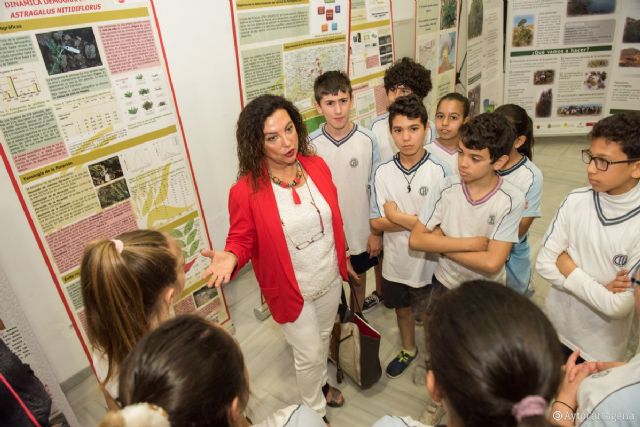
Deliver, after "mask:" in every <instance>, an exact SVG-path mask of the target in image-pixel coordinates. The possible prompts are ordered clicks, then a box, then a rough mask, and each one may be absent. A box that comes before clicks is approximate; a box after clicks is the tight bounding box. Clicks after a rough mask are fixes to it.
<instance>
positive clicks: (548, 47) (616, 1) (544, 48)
mask: <svg viewBox="0 0 640 427" xmlns="http://www.w3.org/2000/svg"><path fill="white" fill-rule="evenodd" d="M506 37H507V40H506V46H507V49H506V51H507V53H506V55H507V61H506V75H505V97H504V101H505V103H515V104H518V105H521V106H522V107H524V108H525V109H526V110H527V112H528V113H529V115H530V116H531V118H532V119H533V122H534V132H535V134H536V135H560V134H585V133H587V132H589V131H590V129H591V127H592V126H593V124H594V123H595V122H597V121H598V120H600V119H601V118H603V117H606V116H608V115H610V114H613V113H616V112H619V111H623V110H638V109H640V107H639V104H638V98H639V96H640V3H639V2H637V1H622V0H569V1H564V0H563V1H560V0H546V1H545V2H543V3H542V4H541V3H540V2H534V1H531V0H514V1H510V2H509V6H508V13H507V36H506Z"/></svg>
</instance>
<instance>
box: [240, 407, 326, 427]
mask: <svg viewBox="0 0 640 427" xmlns="http://www.w3.org/2000/svg"><path fill="white" fill-rule="evenodd" d="M253 426H254V427H326V424H325V423H324V421H323V420H322V417H321V416H320V415H318V413H317V412H316V411H314V410H313V409H311V408H309V407H308V406H306V405H291V406H287V407H286V408H283V409H280V410H278V411H276V412H274V413H273V414H271V415H269V417H268V418H267V419H266V420H264V421H262V422H261V423H258V424H253Z"/></svg>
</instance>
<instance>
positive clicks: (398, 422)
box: [372, 415, 430, 427]
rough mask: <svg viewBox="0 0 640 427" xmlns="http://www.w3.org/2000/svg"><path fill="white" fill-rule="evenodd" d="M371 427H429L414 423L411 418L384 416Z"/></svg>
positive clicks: (417, 422) (418, 422)
mask: <svg viewBox="0 0 640 427" xmlns="http://www.w3.org/2000/svg"><path fill="white" fill-rule="evenodd" d="M372 427H430V426H427V425H425V424H422V423H421V422H420V421H416V420H414V419H413V418H411V417H396V416H394V415H385V416H384V417H382V418H380V419H379V420H378V421H376V423H375V424H374V425H373V426H372Z"/></svg>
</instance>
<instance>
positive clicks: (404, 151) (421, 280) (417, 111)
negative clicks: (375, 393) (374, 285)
mask: <svg viewBox="0 0 640 427" xmlns="http://www.w3.org/2000/svg"><path fill="white" fill-rule="evenodd" d="M426 126H427V110H426V108H425V107H424V105H423V104H422V101H421V100H420V99H419V98H418V97H416V96H415V95H409V96H403V97H400V98H397V99H396V101H395V102H394V103H393V104H391V105H390V106H389V127H390V128H391V134H392V135H393V139H394V141H395V143H396V146H397V147H398V150H399V151H398V153H397V154H395V155H394V156H393V158H392V159H390V160H388V161H387V162H386V163H383V164H381V165H380V167H378V169H376V172H375V177H374V184H373V191H372V197H371V199H372V200H371V227H372V228H373V229H374V230H377V231H380V232H384V237H383V240H384V248H385V256H384V258H383V260H382V276H383V281H382V290H383V293H384V296H385V297H384V304H385V305H386V306H387V307H389V308H394V309H395V310H396V318H397V321H398V329H399V330H400V340H401V344H402V349H401V350H400V352H399V353H398V355H397V356H396V357H395V358H394V359H393V360H392V361H391V362H390V363H389V365H388V366H387V376H389V377H390V378H396V377H398V376H400V375H401V374H402V373H403V372H404V371H405V369H406V368H407V367H408V366H409V364H411V362H412V361H413V360H414V359H415V358H416V356H417V353H418V351H417V347H416V343H415V317H414V312H416V313H423V312H424V310H423V309H422V308H421V304H425V303H426V301H427V298H428V285H429V284H430V283H431V278H432V276H433V271H434V269H435V266H436V262H435V261H434V260H433V259H431V260H429V259H427V257H426V256H425V254H424V253H422V252H416V251H412V250H409V244H408V243H409V235H410V232H411V229H412V228H413V226H414V224H415V223H417V222H418V215H419V214H420V212H421V211H422V210H423V209H424V207H425V203H426V200H427V197H428V195H429V194H430V193H431V192H434V191H437V188H438V184H439V183H440V182H441V181H442V180H443V179H444V177H445V176H447V175H449V174H450V171H449V168H448V166H447V165H446V164H444V163H442V162H441V161H440V160H437V159H434V158H433V156H432V155H431V154H430V153H428V152H427V150H425V148H424V134H425V132H426Z"/></svg>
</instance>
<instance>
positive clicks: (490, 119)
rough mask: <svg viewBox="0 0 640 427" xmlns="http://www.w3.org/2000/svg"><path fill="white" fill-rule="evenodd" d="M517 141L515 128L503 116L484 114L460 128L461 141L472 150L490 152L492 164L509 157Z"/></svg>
mask: <svg viewBox="0 0 640 427" xmlns="http://www.w3.org/2000/svg"><path fill="white" fill-rule="evenodd" d="M515 139H516V132H515V130H514V129H513V126H512V125H511V123H510V122H509V120H507V118H506V117H504V116H503V115H501V114H497V113H483V114H480V115H478V116H475V117H474V118H473V119H471V120H470V121H469V122H467V123H464V124H463V125H462V126H461V127H460V140H461V141H462V144H464V146H465V147H467V148H468V149H470V150H483V149H485V148H487V149H488V150H489V156H490V158H491V162H492V163H493V162H495V161H496V160H498V159H499V158H500V157H501V156H508V155H509V153H510V152H511V148H512V147H513V141H514V140H515Z"/></svg>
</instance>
